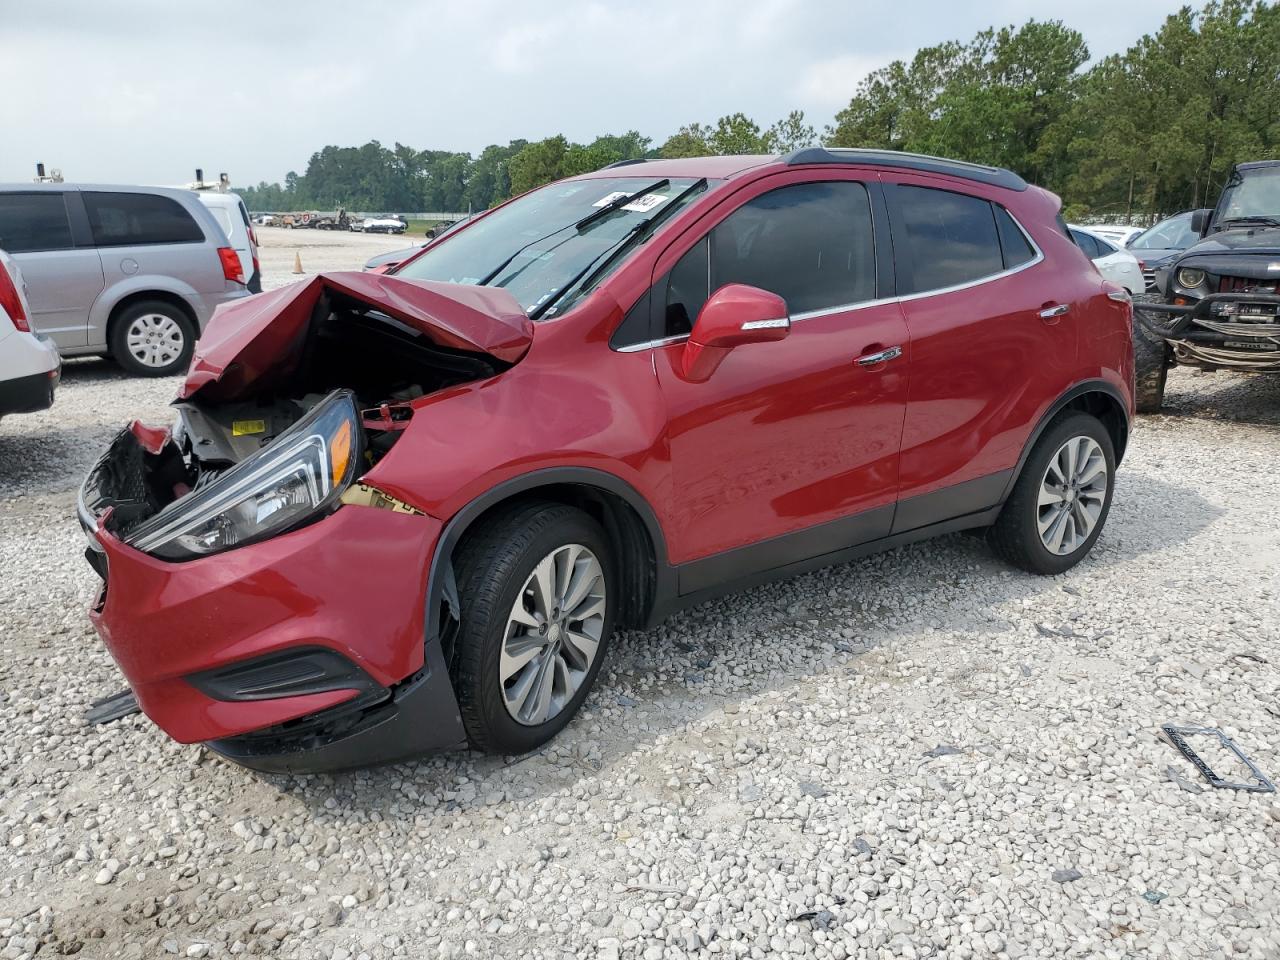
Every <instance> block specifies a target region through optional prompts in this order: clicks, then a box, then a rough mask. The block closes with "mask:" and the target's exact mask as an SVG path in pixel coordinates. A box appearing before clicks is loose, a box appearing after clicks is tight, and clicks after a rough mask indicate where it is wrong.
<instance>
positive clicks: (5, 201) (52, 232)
mask: <svg viewBox="0 0 1280 960" xmlns="http://www.w3.org/2000/svg"><path fill="white" fill-rule="evenodd" d="M72 246H73V243H72V240H71V223H70V221H69V220H68V219H67V205H66V202H65V201H64V200H63V198H62V194H61V193H45V192H41V193H0V250H7V251H8V252H9V253H31V252H34V251H38V250H70V249H71V248H72Z"/></svg>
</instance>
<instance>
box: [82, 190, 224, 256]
mask: <svg viewBox="0 0 1280 960" xmlns="http://www.w3.org/2000/svg"><path fill="white" fill-rule="evenodd" d="M83 197H84V205H85V210H86V211H87V212H88V214H89V227H90V229H91V230H92V231H93V241H94V243H96V244H97V245H98V246H100V247H130V246H141V245H146V244H157V243H202V242H204V231H203V230H201V229H200V225H199V224H198V223H196V221H195V218H193V217H192V216H191V214H190V213H188V212H187V211H186V209H184V208H183V206H182V204H180V203H178V202H177V201H176V200H173V199H171V198H169V197H163V196H160V195H158V194H152V193H108V192H96V191H90V190H86V191H84V193H83Z"/></svg>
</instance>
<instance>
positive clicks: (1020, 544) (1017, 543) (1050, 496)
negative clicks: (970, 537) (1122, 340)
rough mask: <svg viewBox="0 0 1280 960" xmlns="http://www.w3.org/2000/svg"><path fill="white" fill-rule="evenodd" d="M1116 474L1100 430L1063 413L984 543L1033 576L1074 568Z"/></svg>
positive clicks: (1106, 507) (1089, 544)
mask: <svg viewBox="0 0 1280 960" xmlns="http://www.w3.org/2000/svg"><path fill="white" fill-rule="evenodd" d="M1115 472H1116V457H1115V448H1114V447H1113V446H1112V443H1111V437H1110V435H1109V434H1108V433H1107V430H1106V428H1105V427H1104V426H1103V425H1102V423H1101V422H1100V421H1099V420H1098V419H1097V418H1096V417H1092V416H1090V415H1089V414H1087V413H1069V414H1067V415H1066V416H1064V417H1062V418H1060V419H1059V420H1058V421H1057V422H1055V423H1053V424H1052V425H1050V426H1049V428H1048V429H1046V430H1045V432H1044V434H1043V435H1042V436H1041V437H1040V439H1039V440H1037V441H1036V445H1035V446H1034V447H1033V448H1032V450H1031V455H1030V456H1029V457H1027V461H1026V463H1025V464H1024V465H1023V468H1022V473H1021V474H1020V475H1019V477H1018V482H1017V483H1016V484H1015V485H1014V488H1013V493H1012V494H1011V495H1010V496H1009V499H1008V500H1007V501H1006V502H1005V505H1004V508H1003V509H1002V510H1001V511H1000V516H999V517H998V518H997V519H996V522H995V524H994V525H993V526H992V528H991V532H990V534H989V536H988V541H989V542H990V543H991V545H992V547H993V548H994V549H995V551H996V553H997V554H999V555H1000V556H1001V557H1002V558H1003V559H1005V560H1006V561H1008V562H1009V563H1011V564H1013V565H1014V566H1015V567H1020V568H1022V569H1023V570H1027V571H1029V572H1031V573H1039V574H1054V573H1062V572H1063V571H1065V570H1069V569H1071V568H1072V567H1074V566H1075V565H1076V564H1077V563H1079V562H1080V561H1081V560H1083V559H1084V557H1085V556H1086V555H1087V554H1088V553H1089V551H1090V550H1091V549H1093V544H1094V542H1095V541H1096V540H1097V539H1098V534H1100V533H1101V532H1102V526H1103V524H1105V523H1106V521H1107V513H1108V512H1109V511H1110V509H1111V493H1112V490H1113V488H1114V485H1115Z"/></svg>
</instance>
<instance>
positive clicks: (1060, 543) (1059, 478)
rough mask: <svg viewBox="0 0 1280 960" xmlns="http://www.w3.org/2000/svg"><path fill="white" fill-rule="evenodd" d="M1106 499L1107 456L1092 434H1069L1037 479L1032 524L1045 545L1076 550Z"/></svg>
mask: <svg viewBox="0 0 1280 960" xmlns="http://www.w3.org/2000/svg"><path fill="white" fill-rule="evenodd" d="M1106 502H1107V459H1106V457H1105V456H1104V455H1103V453H1102V447H1100V446H1099V445H1098V443H1097V441H1095V440H1094V439H1093V438H1092V437H1083V436H1081V437H1072V438H1071V439H1069V440H1068V441H1067V442H1066V443H1064V444H1063V445H1062V446H1060V447H1059V448H1058V451H1057V453H1055V454H1054V455H1053V456H1052V457H1050V458H1049V466H1048V467H1046V468H1045V472H1044V477H1043V478H1042V479H1041V481H1040V497H1039V502H1038V507H1037V515H1036V526H1037V528H1038V530H1039V532H1040V542H1041V543H1043V544H1044V546H1045V549H1047V550H1048V551H1049V552H1050V553H1055V554H1057V555H1058V556H1067V555H1068V554H1071V553H1075V551H1077V550H1079V549H1080V548H1081V547H1082V546H1084V543H1085V541H1086V540H1088V539H1089V535H1090V534H1091V533H1093V529H1094V527H1096V526H1097V525H1098V518H1099V517H1101V516H1102V508H1103V507H1104V506H1105V505H1106Z"/></svg>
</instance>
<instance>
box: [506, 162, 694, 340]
mask: <svg viewBox="0 0 1280 960" xmlns="http://www.w3.org/2000/svg"><path fill="white" fill-rule="evenodd" d="M706 186H707V178H706V177H703V178H702V179H701V180H695V181H694V182H693V183H691V184H689V186H687V187H685V188H684V189H683V190H681V191H680V192H679V193H677V194H676V195H675V196H674V197H672V198H671V199H670V200H668V201H667V202H666V203H665V204H664V205H663V206H662V209H660V210H659V211H658V212H657V213H655V214H653V215H652V216H649V217H645V218H644V219H643V220H641V221H639V222H638V223H636V224H635V225H634V226H632V228H631V229H630V230H628V231H627V232H626V233H624V234H623V235H622V236H621V237H619V238H618V239H617V240H616V241H615V242H614V243H613V244H611V245H610V246H609V247H608V248H606V249H605V250H604V251H602V252H601V253H600V255H599V256H597V257H595V258H594V259H592V260H591V261H590V262H589V263H588V264H587V265H586V266H585V267H583V268H582V269H581V270H579V271H578V272H577V273H576V274H575V275H574V276H573V278H572V279H570V280H569V282H568V283H566V284H565V285H564V286H563V287H561V288H560V292H559V293H557V294H555V295H554V296H552V297H551V298H550V299H549V300H547V302H546V303H544V304H542V305H541V306H539V307H537V308H536V309H534V310H533V312H532V313H530V314H529V319H530V320H537V319H539V318H541V317H542V316H544V315H545V314H546V312H547V311H548V310H550V309H551V308H552V307H553V306H554V305H555V304H556V303H558V302H559V301H561V300H563V299H564V296H565V294H567V293H569V292H571V291H573V290H576V289H577V288H578V287H579V286H580V285H581V286H587V285H588V284H590V283H591V281H592V280H594V279H595V277H596V274H597V273H599V272H600V271H601V270H603V269H604V268H605V267H606V266H608V264H609V263H611V262H612V261H613V259H614V258H615V257H617V256H619V255H621V253H622V252H623V251H624V250H626V249H627V248H628V247H629V246H631V241H633V240H636V239H637V238H640V236H641V234H644V233H648V234H650V235H652V233H653V231H654V230H656V229H657V228H658V225H659V224H660V223H661V222H662V221H663V220H665V219H666V218H667V217H669V216H670V215H671V214H672V213H674V212H675V211H676V210H678V209H680V204H682V203H683V202H684V201H685V199H686V198H688V197H690V196H692V195H693V194H695V193H697V192H698V191H699V190H703V189H705V188H706ZM652 189H653V188H652V187H651V188H650V190H652ZM647 192H648V191H646V193H647ZM624 205H625V204H624ZM647 239H649V238H648V236H645V237H643V239H641V241H640V242H643V241H644V240H647ZM584 278H585V279H584Z"/></svg>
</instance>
